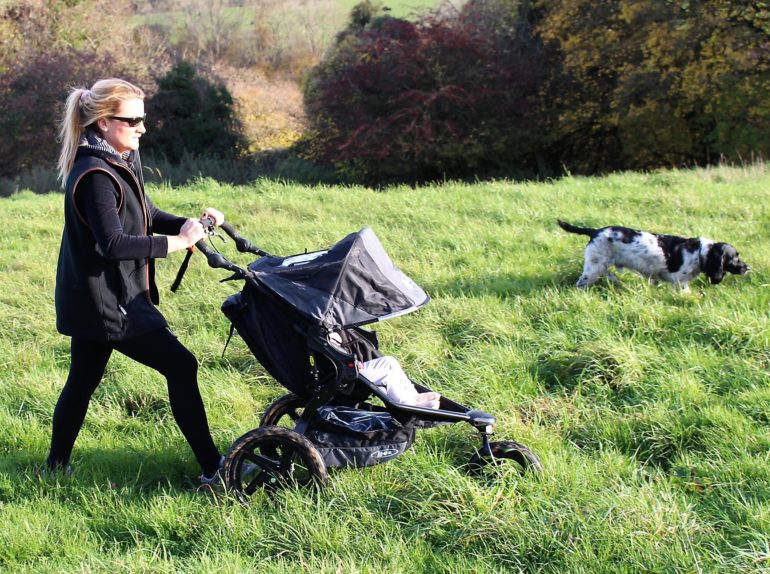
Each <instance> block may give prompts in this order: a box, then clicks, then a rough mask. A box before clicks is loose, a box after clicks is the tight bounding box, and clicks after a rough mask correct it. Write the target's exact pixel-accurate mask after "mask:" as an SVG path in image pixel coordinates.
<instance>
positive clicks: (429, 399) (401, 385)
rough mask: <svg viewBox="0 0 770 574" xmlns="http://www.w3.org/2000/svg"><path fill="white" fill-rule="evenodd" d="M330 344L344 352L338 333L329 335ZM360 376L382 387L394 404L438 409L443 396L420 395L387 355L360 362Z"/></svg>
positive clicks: (396, 362) (334, 332) (427, 392)
mask: <svg viewBox="0 0 770 574" xmlns="http://www.w3.org/2000/svg"><path fill="white" fill-rule="evenodd" d="M329 342H330V343H331V344H332V346H334V347H335V348H337V349H339V350H340V351H344V350H345V349H344V348H343V342H342V335H341V334H340V333H339V332H338V331H333V332H331V333H330V334H329ZM357 366H358V374H359V375H361V376H362V377H364V378H365V379H367V380H368V381H369V382H371V383H372V384H373V385H375V386H377V387H381V388H382V389H383V390H384V392H385V395H386V396H387V397H388V399H390V400H391V401H393V402H394V403H399V404H402V405H413V406H417V407H423V408H426V409H437V408H438V407H439V404H440V401H441V395H439V394H438V393H434V392H433V391H425V392H423V393H418V392H417V389H416V388H415V386H414V384H413V383H412V381H411V380H410V379H409V377H408V376H407V374H406V373H405V372H404V369H403V368H402V367H401V363H399V362H398V359H396V358H395V357H391V356H389V355H385V356H382V357H375V358H373V359H370V360H368V361H366V362H360V361H359V362H358V365H357Z"/></svg>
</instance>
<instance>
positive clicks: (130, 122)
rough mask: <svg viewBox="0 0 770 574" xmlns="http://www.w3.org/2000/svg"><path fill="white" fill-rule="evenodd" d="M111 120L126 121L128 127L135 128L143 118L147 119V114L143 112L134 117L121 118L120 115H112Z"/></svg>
mask: <svg viewBox="0 0 770 574" xmlns="http://www.w3.org/2000/svg"><path fill="white" fill-rule="evenodd" d="M111 119H113V120H120V121H121V122H126V123H127V124H128V125H129V126H130V127H132V128H135V127H136V126H138V125H139V124H141V123H142V122H143V121H144V120H146V119H147V114H144V115H142V116H136V117H135V118H121V117H120V116H112V118H111Z"/></svg>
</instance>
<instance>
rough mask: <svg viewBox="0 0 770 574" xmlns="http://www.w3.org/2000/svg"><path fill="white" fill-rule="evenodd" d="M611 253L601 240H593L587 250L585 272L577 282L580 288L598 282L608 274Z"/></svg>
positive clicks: (584, 263) (584, 264)
mask: <svg viewBox="0 0 770 574" xmlns="http://www.w3.org/2000/svg"><path fill="white" fill-rule="evenodd" d="M610 256H611V253H610V252H609V249H608V248H607V246H606V245H604V244H602V243H601V242H600V241H591V242H590V243H589V244H588V245H587V246H586V250H585V260H584V261H583V274H582V275H581V276H580V279H578V282H577V284H576V285H577V288H578V289H585V288H586V287H590V286H591V285H593V284H594V283H596V282H597V281H598V280H599V279H601V278H602V277H603V276H604V275H606V274H607V271H608V270H609V266H610Z"/></svg>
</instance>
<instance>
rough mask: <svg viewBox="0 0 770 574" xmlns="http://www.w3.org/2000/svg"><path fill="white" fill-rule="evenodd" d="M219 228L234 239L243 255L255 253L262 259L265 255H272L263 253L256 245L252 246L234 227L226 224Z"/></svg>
mask: <svg viewBox="0 0 770 574" xmlns="http://www.w3.org/2000/svg"><path fill="white" fill-rule="evenodd" d="M219 227H221V228H222V231H224V232H225V233H227V235H229V236H230V239H232V240H233V241H234V242H235V247H236V248H237V249H238V251H240V252H241V253H253V254H254V255H259V256H260V257H264V256H265V255H270V254H269V253H268V252H267V251H263V250H262V249H260V248H259V247H257V246H256V245H254V244H252V243H251V241H249V240H248V239H246V238H245V237H243V236H242V235H240V234H239V233H238V232H237V231H235V229H234V228H233V226H232V225H230V224H229V223H227V222H225V223H223V224H222V225H220V226H219Z"/></svg>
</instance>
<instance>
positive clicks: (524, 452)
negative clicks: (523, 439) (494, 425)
mask: <svg viewBox="0 0 770 574" xmlns="http://www.w3.org/2000/svg"><path fill="white" fill-rule="evenodd" d="M489 447H490V449H491V450H492V455H493V457H494V458H489V457H488V456H484V455H482V453H480V452H476V453H475V454H474V455H473V456H472V457H471V460H470V461H469V462H468V472H470V473H472V474H481V473H483V472H484V470H485V469H490V468H497V467H502V466H503V464H504V461H506V460H512V461H514V462H516V463H518V464H519V466H521V470H522V472H524V471H527V470H529V471H532V472H538V473H540V472H543V465H542V464H540V459H539V458H537V456H536V455H535V453H534V452H532V451H531V450H529V449H528V448H527V447H526V446H524V445H523V444H519V443H517V442H514V441H512V440H506V441H498V442H491V443H489Z"/></svg>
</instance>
